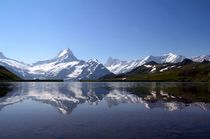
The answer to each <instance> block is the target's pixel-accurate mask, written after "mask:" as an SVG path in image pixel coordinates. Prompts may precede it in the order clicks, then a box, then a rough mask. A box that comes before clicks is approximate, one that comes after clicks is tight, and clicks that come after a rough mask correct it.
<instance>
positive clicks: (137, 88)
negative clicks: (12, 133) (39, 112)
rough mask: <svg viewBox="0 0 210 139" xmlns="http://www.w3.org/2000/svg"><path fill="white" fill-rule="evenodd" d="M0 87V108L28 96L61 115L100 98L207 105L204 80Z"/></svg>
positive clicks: (169, 106) (113, 102) (209, 97)
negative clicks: (201, 81) (191, 81)
mask: <svg viewBox="0 0 210 139" xmlns="http://www.w3.org/2000/svg"><path fill="white" fill-rule="evenodd" d="M0 89H1V92H0V94H1V98H0V110H2V109H3V108H4V107H6V106H9V105H13V104H15V103H19V102H22V101H24V100H28V99H30V100H33V101H36V102H39V103H45V104H49V105H51V106H53V107H54V108H56V109H57V110H58V111H59V112H60V113H61V114H70V113H72V111H73V110H74V109H75V108H77V106H78V105H79V104H83V103H87V104H89V105H97V104H98V103H100V101H102V100H103V101H105V102H106V103H107V105H108V107H114V106H117V105H119V104H122V103H133V104H144V106H145V108H148V109H153V108H162V109H166V110H168V111H175V110H181V109H184V108H186V107H199V108H201V109H203V110H205V111H207V110H208V109H209V107H210V92H209V90H210V89H209V85H208V83H155V82H154V83H80V82H66V83H8V84H5V83H4V84H2V83H1V84H0ZM5 92H6V93H5Z"/></svg>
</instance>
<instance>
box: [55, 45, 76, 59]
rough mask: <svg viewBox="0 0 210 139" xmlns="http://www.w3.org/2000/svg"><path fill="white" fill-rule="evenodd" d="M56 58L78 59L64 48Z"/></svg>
mask: <svg viewBox="0 0 210 139" xmlns="http://www.w3.org/2000/svg"><path fill="white" fill-rule="evenodd" d="M56 59H59V60H60V61H64V62H66V61H77V60H78V59H77V58H76V57H75V56H74V54H73V52H72V51H71V50H70V49H69V48H66V49H64V50H63V51H61V52H60V53H59V54H58V55H57V57H56Z"/></svg>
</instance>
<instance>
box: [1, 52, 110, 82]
mask: <svg viewBox="0 0 210 139" xmlns="http://www.w3.org/2000/svg"><path fill="white" fill-rule="evenodd" d="M0 65H2V66H3V67H5V68H7V69H9V70H10V71H12V72H13V73H15V74H16V75H18V76H19V77H21V78H23V79H62V80H86V79H88V80H91V79H98V78H100V77H102V76H105V75H106V74H110V73H111V72H110V71H109V70H108V69H107V68H106V67H105V66H104V65H103V64H101V63H100V62H98V60H90V61H87V62H86V61H84V60H78V59H77V58H76V57H75V56H74V54H73V53H72V51H71V50H70V49H69V48H67V49H64V50H63V51H61V52H59V53H58V55H57V56H55V57H54V58H52V59H50V60H44V61H38V62H36V63H34V64H32V65H29V64H24V63H22V62H19V61H16V60H13V59H9V58H6V57H4V56H3V54H2V53H0Z"/></svg>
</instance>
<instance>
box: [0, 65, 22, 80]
mask: <svg viewBox="0 0 210 139" xmlns="http://www.w3.org/2000/svg"><path fill="white" fill-rule="evenodd" d="M17 80H21V78H20V77H18V76H17V75H15V74H14V73H12V72H10V71H9V70H7V69H6V68H4V67H2V66H0V81H17Z"/></svg>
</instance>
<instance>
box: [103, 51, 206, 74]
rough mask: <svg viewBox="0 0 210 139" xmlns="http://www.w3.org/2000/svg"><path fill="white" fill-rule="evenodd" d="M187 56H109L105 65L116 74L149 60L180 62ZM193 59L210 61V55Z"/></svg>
mask: <svg viewBox="0 0 210 139" xmlns="http://www.w3.org/2000/svg"><path fill="white" fill-rule="evenodd" d="M186 58H187V57H185V56H182V55H177V54H173V53H169V54H165V55H163V56H148V57H146V58H144V59H138V60H131V61H122V60H119V59H113V58H111V57H109V58H108V60H107V62H106V64H105V66H106V67H107V68H108V69H109V70H110V71H111V72H112V73H114V74H121V73H126V72H129V71H131V70H132V69H135V68H137V67H139V66H141V65H144V64H146V63H148V62H151V61H154V62H156V63H159V64H163V63H179V62H182V61H183V60H184V59H186ZM188 59H191V60H192V61H194V62H203V61H204V60H206V61H210V55H201V56H196V57H193V58H188Z"/></svg>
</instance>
